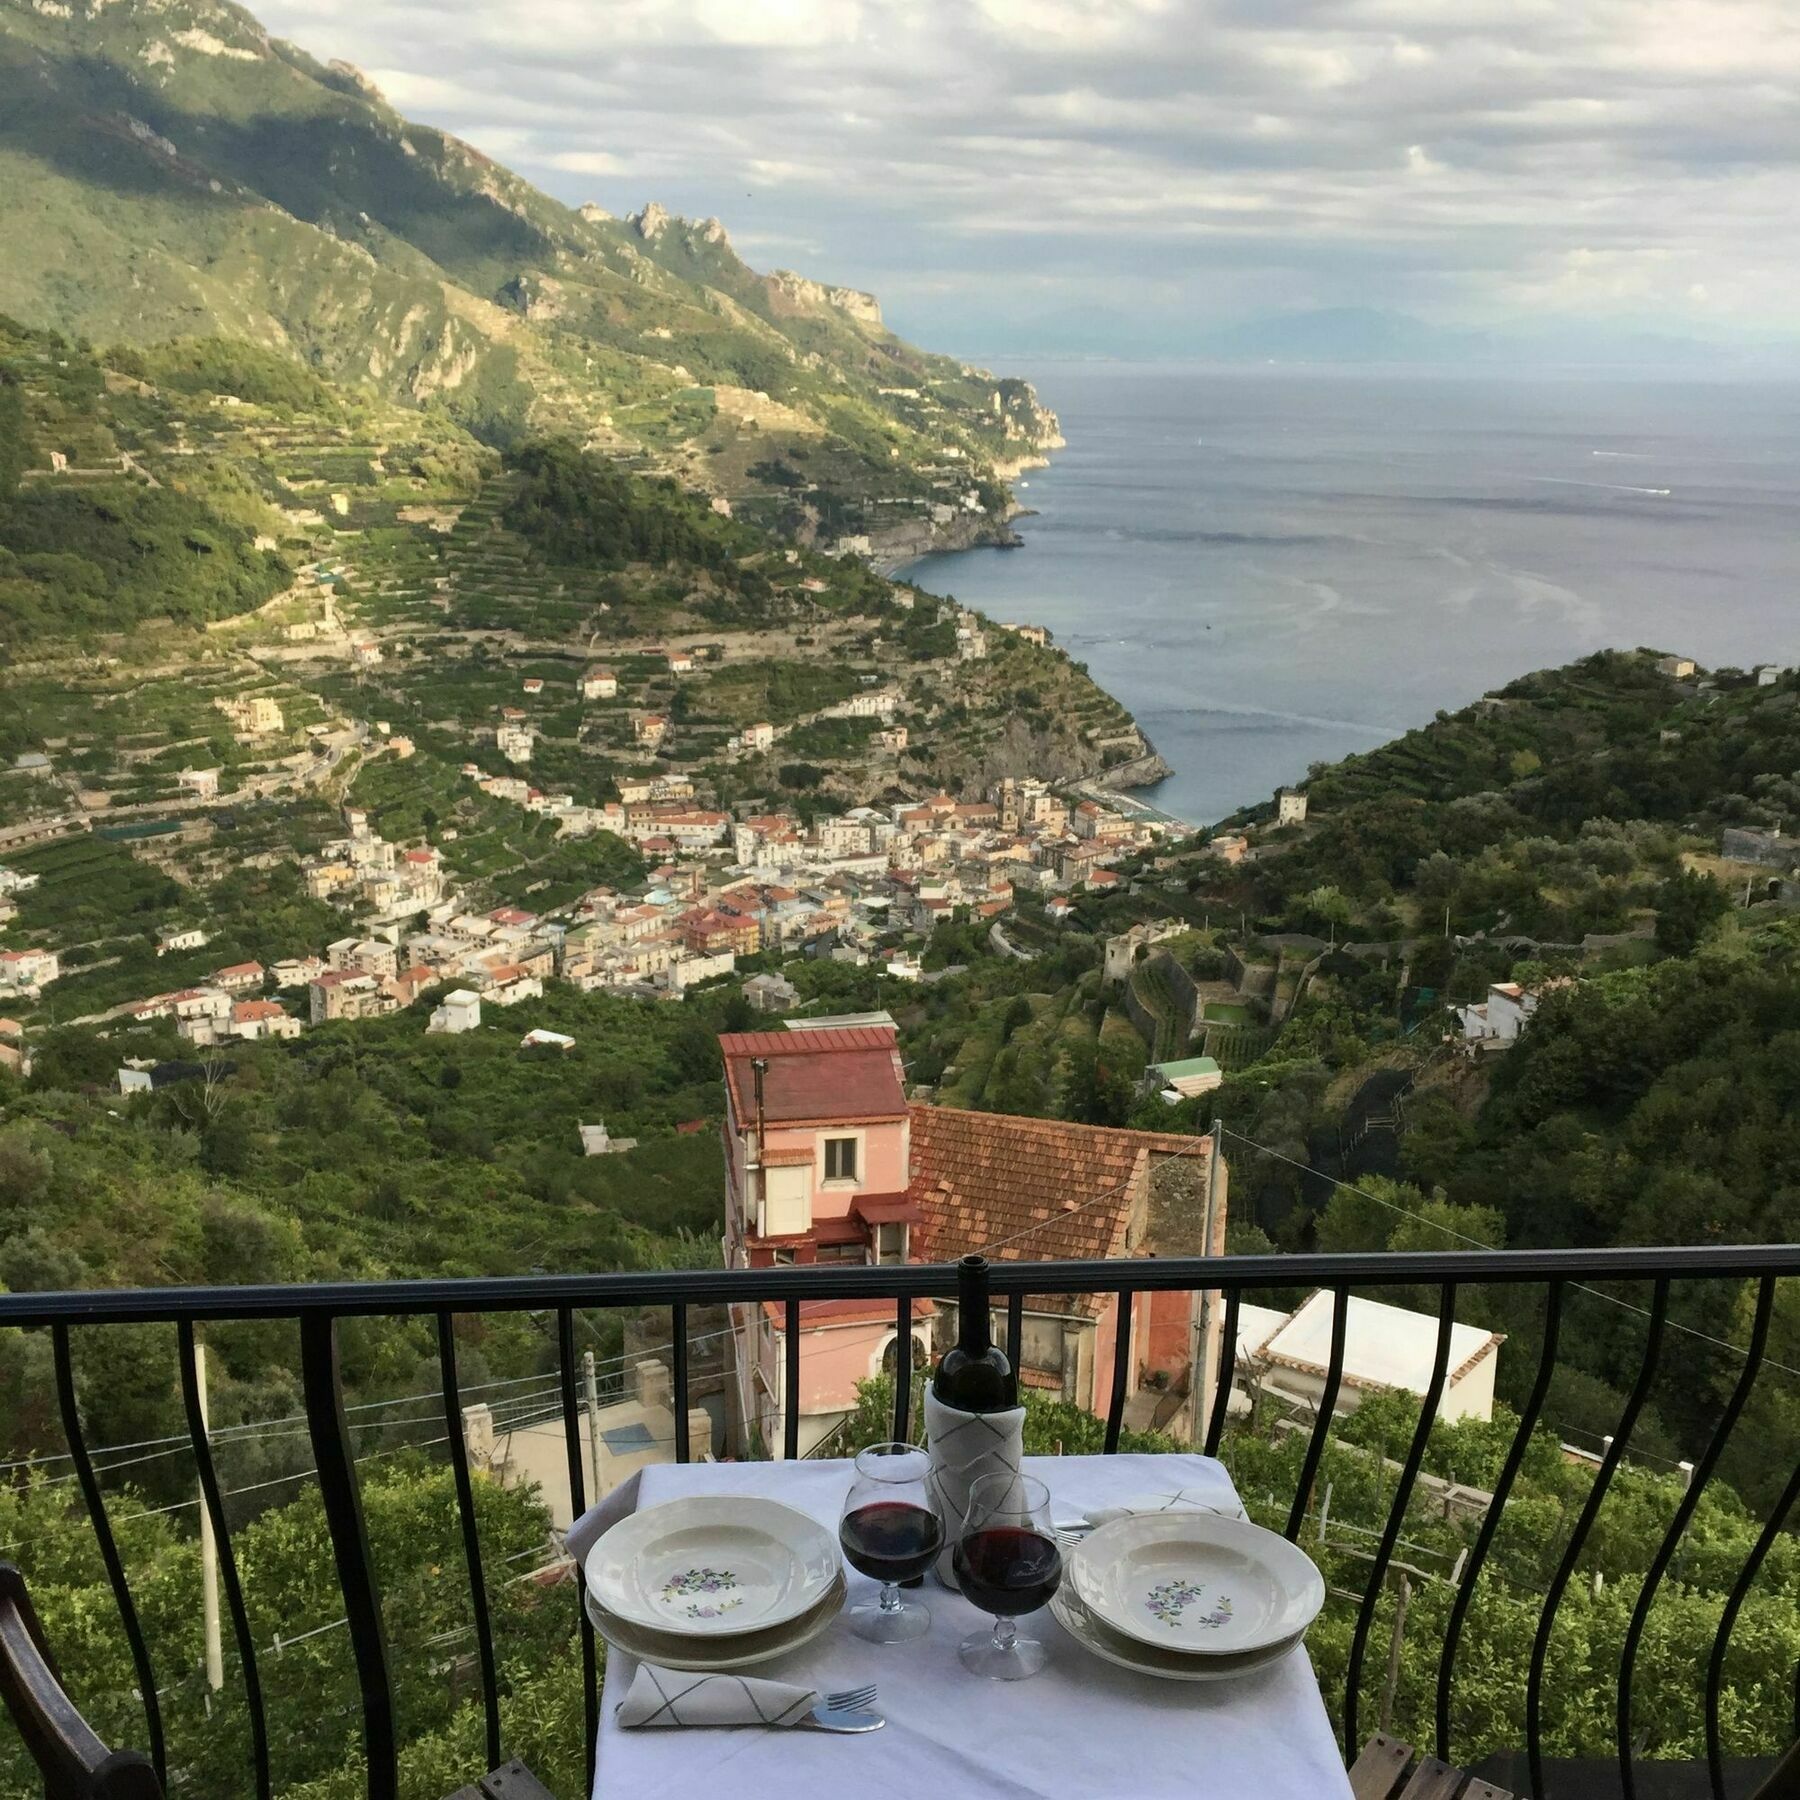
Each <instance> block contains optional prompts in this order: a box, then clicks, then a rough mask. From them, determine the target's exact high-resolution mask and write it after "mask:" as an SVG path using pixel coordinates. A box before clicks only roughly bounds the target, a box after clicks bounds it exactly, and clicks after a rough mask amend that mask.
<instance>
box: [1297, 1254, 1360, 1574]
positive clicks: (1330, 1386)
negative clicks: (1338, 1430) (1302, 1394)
mask: <svg viewBox="0 0 1800 1800" xmlns="http://www.w3.org/2000/svg"><path fill="white" fill-rule="evenodd" d="M1332 1293H1333V1295H1334V1298H1333V1300H1332V1305H1331V1360H1330V1362H1329V1363H1328V1364H1327V1365H1326V1369H1325V1386H1324V1388H1323V1390H1322V1391H1321V1392H1320V1394H1319V1401H1318V1406H1319V1416H1318V1417H1317V1418H1316V1419H1315V1420H1314V1421H1313V1428H1312V1436H1311V1437H1310V1438H1308V1439H1307V1440H1306V1461H1305V1462H1303V1463H1302V1464H1301V1465H1300V1485H1299V1487H1298V1488H1296V1489H1295V1490H1294V1504H1293V1508H1292V1510H1291V1511H1290V1512H1289V1513H1288V1522H1287V1530H1286V1531H1285V1532H1284V1533H1283V1535H1284V1536H1285V1537H1286V1538H1287V1540H1288V1542H1289V1543H1290V1544H1291V1543H1293V1542H1294V1541H1295V1540H1296V1539H1297V1538H1298V1537H1299V1535H1300V1527H1301V1525H1302V1524H1304V1523H1305V1520H1306V1507H1307V1502H1308V1501H1309V1500H1310V1499H1311V1497H1312V1484H1313V1477H1314V1476H1316V1475H1317V1474H1318V1472H1319V1458H1320V1457H1321V1456H1323V1455H1324V1454H1325V1439H1326V1437H1327V1436H1328V1435H1329V1434H1330V1431H1331V1417H1332V1414H1333V1412H1334V1411H1335V1410H1336V1408H1337V1397H1338V1388H1339V1387H1340V1386H1341V1385H1342V1384H1343V1379H1344V1327H1345V1324H1346V1323H1347V1322H1348V1320H1349V1317H1350V1290H1349V1289H1348V1288H1333V1289H1332Z"/></svg>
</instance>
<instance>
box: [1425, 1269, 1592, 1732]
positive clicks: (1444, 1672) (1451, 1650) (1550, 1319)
mask: <svg viewBox="0 0 1800 1800" xmlns="http://www.w3.org/2000/svg"><path fill="white" fill-rule="evenodd" d="M1562 1305H1563V1283H1562V1282H1560V1281H1553V1282H1551V1283H1550V1286H1549V1288H1548V1290H1547V1291H1546V1294H1545V1297H1544V1348H1543V1352H1542V1354H1541V1355H1540V1356H1539V1357H1538V1366H1537V1377H1536V1379H1535V1380H1534V1381H1533V1382H1532V1384H1531V1393H1530V1394H1529V1395H1528V1396H1527V1398H1526V1401H1525V1410H1524V1411H1523V1412H1522V1413H1520V1414H1519V1429H1518V1430H1517V1431H1515V1432H1514V1433H1513V1441H1512V1445H1511V1447H1510V1448H1509V1449H1508V1450H1507V1452H1506V1461H1505V1462H1504V1463H1503V1464H1502V1465H1501V1468H1500V1479H1499V1480H1498V1481H1496V1482H1495V1483H1494V1495H1493V1498H1492V1499H1491V1500H1489V1502H1488V1509H1487V1513H1486V1516H1485V1517H1484V1518H1483V1519H1482V1521H1481V1530H1480V1531H1479V1532H1478V1533H1477V1534H1476V1538H1475V1547H1474V1549H1473V1550H1471V1551H1470V1552H1469V1560H1468V1561H1467V1562H1466V1563H1465V1564H1464V1565H1463V1577H1462V1585H1461V1586H1460V1587H1458V1588H1457V1590H1456V1599H1455V1602H1454V1603H1453V1604H1452V1606H1451V1608H1450V1622H1449V1624H1448V1625H1446V1626H1445V1628H1444V1654H1443V1656H1442V1657H1441V1658H1440V1659H1439V1661H1438V1687H1437V1756H1438V1759H1439V1761H1441V1762H1453V1761H1454V1760H1455V1758H1453V1757H1452V1756H1451V1754H1450V1684H1451V1681H1452V1680H1453V1679H1454V1674H1455V1668H1456V1646H1457V1641H1458V1639H1460V1638H1461V1636H1462V1628H1463V1620H1464V1618H1465V1617H1466V1616H1467V1614H1468V1611H1469V1603H1470V1602H1471V1601H1472V1600H1473V1599H1474V1598H1475V1583H1476V1582H1477V1581H1478V1580H1479V1579H1480V1578H1481V1568H1482V1565H1483V1564H1484V1563H1485V1562H1486V1561H1487V1555H1488V1551H1489V1549H1490V1548H1491V1547H1492V1545H1493V1542H1494V1533H1495V1531H1496V1530H1498V1529H1499V1525H1500V1515H1501V1513H1502V1512H1503V1511H1504V1510H1505V1508H1506V1497H1507V1495H1508V1494H1510V1493H1511V1492H1512V1485H1513V1482H1514V1481H1515V1480H1516V1479H1517V1477H1518V1473H1519V1465H1520V1464H1521V1463H1522V1462H1523V1461H1524V1460H1525V1452H1526V1450H1527V1449H1528V1448H1529V1447H1530V1445H1531V1434H1532V1432H1533V1431H1535V1430H1536V1429H1537V1422H1538V1414H1539V1413H1541V1412H1542V1411H1543V1410H1544V1396H1545V1395H1546V1394H1548V1393H1549V1391H1550V1377H1551V1376H1552V1375H1554V1374H1555V1373H1556V1340H1557V1337H1558V1336H1559V1334H1560V1333H1561V1330H1562Z"/></svg>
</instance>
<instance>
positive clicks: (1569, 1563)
mask: <svg viewBox="0 0 1800 1800" xmlns="http://www.w3.org/2000/svg"><path fill="white" fill-rule="evenodd" d="M1668 1313H1669V1278H1668V1276H1667V1275H1662V1276H1659V1277H1658V1278H1657V1281H1656V1286H1655V1288H1654V1290H1653V1291H1652V1294H1651V1298H1650V1327H1649V1339H1648V1342H1647V1343H1646V1344H1645V1345H1644V1361H1643V1366H1642V1367H1641V1368H1640V1369H1639V1370H1638V1378H1637V1382H1636V1384H1635V1385H1634V1386H1633V1388H1632V1390H1631V1394H1630V1396H1629V1397H1628V1398H1627V1400H1626V1402H1625V1410H1624V1411H1623V1412H1622V1413H1620V1414H1619V1423H1618V1425H1617V1426H1616V1427H1615V1428H1614V1431H1613V1436H1612V1442H1611V1443H1610V1444H1609V1445H1608V1446H1607V1450H1606V1454H1605V1456H1604V1457H1602V1458H1601V1460H1600V1467H1599V1470H1598V1472H1597V1473H1596V1474H1595V1476H1594V1484H1593V1486H1592V1487H1591V1488H1589V1489H1588V1497H1587V1504H1586V1505H1585V1506H1583V1507H1582V1509H1581V1516H1580V1518H1578V1519H1577V1520H1576V1521H1575V1529H1574V1531H1573V1532H1572V1533H1571V1534H1570V1536H1569V1544H1568V1548H1567V1549H1566V1550H1565V1551H1564V1552H1563V1559H1562V1562H1561V1563H1560V1564H1559V1565H1558V1566H1557V1570H1556V1573H1555V1575H1553V1576H1552V1577H1551V1579H1550V1589H1549V1592H1548V1593H1547V1594H1545V1596H1544V1610H1543V1612H1542V1613H1541V1614H1540V1615H1539V1617H1538V1628H1537V1636H1536V1637H1535V1638H1534V1639H1533V1640H1532V1645H1531V1668H1530V1672H1529V1673H1528V1675H1527V1676H1526V1679H1525V1755H1526V1758H1527V1760H1528V1761H1529V1763H1530V1765H1531V1791H1532V1792H1533V1793H1534V1794H1537V1795H1540V1796H1541V1795H1542V1794H1543V1793H1544V1791H1545V1790H1544V1733H1543V1699H1544V1663H1545V1661H1546V1659H1547V1658H1548V1656H1549V1654H1550V1634H1551V1632H1552V1631H1553V1630H1554V1629H1555V1627H1556V1614H1557V1609H1558V1608H1559V1607H1560V1606H1561V1605H1562V1597H1563V1595H1564V1593H1565V1592H1566V1591H1567V1590H1568V1586H1569V1581H1570V1579H1571V1577H1572V1576H1573V1575H1574V1573H1575V1565H1576V1563H1577V1562H1578V1561H1579V1560H1580V1558H1581V1552H1582V1550H1583V1548H1584V1547H1585V1546H1586V1544H1587V1540H1588V1533H1589V1532H1590V1531H1592V1530H1593V1528H1594V1521H1595V1519H1597V1518H1598V1517H1599V1516H1600V1503H1601V1502H1602V1501H1603V1500H1604V1499H1605V1498H1606V1490H1607V1489H1608V1488H1609V1487H1611V1486H1612V1478H1613V1475H1614V1472H1615V1471H1616V1470H1617V1469H1618V1466H1619V1464H1620V1463H1621V1462H1622V1461H1623V1460H1624V1457H1625V1451H1626V1448H1627V1446H1628V1445H1629V1444H1630V1442H1631V1433H1632V1430H1633V1428H1634V1427H1635V1426H1636V1424H1637V1422H1638V1414H1639V1413H1641V1412H1642V1411H1643V1410H1644V1402H1645V1400H1647V1399H1648V1398H1649V1396H1650V1384H1651V1383H1652V1381H1653V1380H1654V1379H1655V1377H1656V1365H1657V1362H1658V1360H1659V1358H1660V1356H1661V1354H1662V1338H1663V1321H1664V1320H1665V1319H1666V1318H1667V1317H1668Z"/></svg>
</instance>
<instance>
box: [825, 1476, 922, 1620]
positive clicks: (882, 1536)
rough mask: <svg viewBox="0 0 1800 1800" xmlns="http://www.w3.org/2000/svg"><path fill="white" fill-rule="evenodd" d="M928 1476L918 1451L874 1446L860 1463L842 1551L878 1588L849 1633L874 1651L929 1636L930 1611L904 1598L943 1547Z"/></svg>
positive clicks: (847, 1505)
mask: <svg viewBox="0 0 1800 1800" xmlns="http://www.w3.org/2000/svg"><path fill="white" fill-rule="evenodd" d="M930 1473H931V1458H930V1457H929V1456H927V1455H926V1453H925V1452H924V1451H923V1450H921V1449H920V1448H919V1447H918V1446H917V1445H916V1444H871V1445H869V1447H868V1448H867V1449H866V1450H863V1451H861V1452H859V1453H858V1455H857V1458H856V1473H855V1475H854V1477H853V1478H852V1480H851V1482H850V1491H849V1493H847V1494H846V1495H845V1496H844V1510H843V1514H842V1516H841V1517H840V1518H839V1520H838V1543H839V1545H840V1546H841V1548H842V1549H843V1552H844V1560H845V1561H846V1562H847V1563H848V1564H849V1565H850V1566H851V1568H853V1569H855V1570H856V1571H857V1572H858V1573H859V1574H863V1575H869V1576H873V1577H874V1579H875V1580H877V1581H879V1582H880V1583H881V1598H880V1599H879V1600H876V1601H868V1600H865V1601H863V1602H862V1603H861V1604H860V1605H858V1606H853V1607H852V1608H851V1609H850V1629H851V1630H852V1631H854V1632H855V1633H856V1635H857V1636H858V1637H861V1638H867V1639H868V1640H869V1642H871V1643H874V1644H903V1643H906V1642H907V1641H908V1640H909V1639H912V1638H916V1637H923V1636H924V1634H925V1633H926V1632H927V1631H929V1630H930V1629H931V1612H930V1609H929V1608H928V1607H926V1606H924V1605H922V1604H920V1602H918V1601H916V1600H907V1599H904V1598H903V1597H902V1596H901V1593H900V1584H901V1583H902V1582H903V1581H911V1580H912V1579H913V1578H914V1577H915V1576H918V1575H923V1574H924V1573H925V1571H926V1570H927V1569H929V1568H930V1567H931V1565H932V1564H933V1563H935V1562H936V1561H937V1559H938V1554H939V1552H940V1551H941V1550H942V1549H943V1547H944V1523H943V1520H942V1519H940V1518H939V1517H938V1511H937V1508H936V1506H934V1505H933V1504H932V1499H931V1490H930V1488H929V1486H928V1485H927V1477H928V1476H929V1475H930Z"/></svg>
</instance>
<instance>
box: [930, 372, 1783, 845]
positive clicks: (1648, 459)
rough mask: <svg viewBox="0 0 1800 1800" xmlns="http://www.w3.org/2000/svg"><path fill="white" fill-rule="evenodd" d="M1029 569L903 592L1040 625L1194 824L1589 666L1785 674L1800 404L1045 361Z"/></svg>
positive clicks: (1760, 387)
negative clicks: (1157, 756) (1656, 665)
mask: <svg viewBox="0 0 1800 1800" xmlns="http://www.w3.org/2000/svg"><path fill="white" fill-rule="evenodd" d="M994 366H1000V367H1005V368H1007V369H1008V370H1009V371H1011V372H1016V373H1021V374H1025V375H1027V376H1028V377H1029V378H1030V379H1032V380H1033V381H1034V382H1035V384H1036V386H1037V389H1038V392H1039V395H1040V396H1041V398H1042V399H1043V400H1044V401H1045V403H1046V404H1047V405H1049V406H1051V407H1053V408H1054V409H1055V410H1056V411H1057V412H1058V413H1059V414H1060V415H1061V417H1062V421H1063V431H1064V435H1065V436H1066V437H1067V439H1068V447H1067V448H1066V449H1064V450H1060V451H1058V452H1056V453H1055V455H1054V457H1053V458H1052V461H1051V464H1050V466H1049V467H1048V468H1046V469H1034V470H1029V471H1027V472H1026V474H1025V475H1024V477H1023V478H1022V480H1021V482H1020V483H1019V484H1017V486H1018V497H1019V499H1020V501H1021V502H1022V503H1023V504H1024V505H1025V506H1027V507H1029V508H1030V509H1031V516H1029V517H1024V518H1021V519H1019V520H1018V521H1017V528H1018V531H1019V534H1020V535H1021V536H1022V537H1023V538H1024V540H1025V542H1024V547H1023V548H1022V549H1017V550H998V549H980V550H967V551H959V552H955V553H952V554H948V555H941V556H931V557H926V558H924V559H922V560H921V561H918V562H915V563H913V564H912V565H910V566H909V567H908V568H907V569H906V570H905V571H904V572H905V574H906V575H907V577H908V578H909V579H911V580H914V581H917V582H918V583H919V584H920V585H921V586H922V587H925V588H928V589H930V590H932V591H934V592H937V593H944V594H952V595H954V596H955V597H956V598H957V599H959V600H961V601H963V602H964V603H965V604H968V605H971V606H975V607H978V608H980V609H981V610H982V611H983V612H985V613H987V614H988V615H989V616H990V617H992V618H995V619H1001V620H1013V621H1024V622H1030V623H1033V624H1039V625H1046V626H1048V627H1049V628H1050V630H1051V631H1052V632H1054V634H1055V640H1056V642H1057V643H1058V644H1060V645H1061V646H1062V647H1063V648H1064V649H1066V650H1067V651H1068V652H1069V654H1070V655H1072V656H1073V657H1075V658H1076V659H1077V660H1078V661H1080V662H1083V663H1085V664H1086V665H1087V667H1088V669H1089V671H1090V672H1091V673H1092V674H1093V676H1094V678H1095V679H1096V680H1097V681H1098V682H1099V683H1100V684H1101V685H1102V686H1103V687H1105V688H1106V689H1107V690H1108V691H1109V692H1110V693H1112V694H1113V695H1115V696H1116V697H1117V698H1118V699H1119V700H1120V701H1121V702H1123V704H1124V705H1126V706H1127V707H1129V708H1130V709H1131V711H1132V713H1133V714H1134V715H1135V716H1136V718H1137V720H1138V723H1139V724H1140V725H1141V726H1142V727H1143V729H1144V730H1145V731H1146V732H1147V733H1148V734H1149V736H1150V738H1151V739H1152V741H1153V742H1154V743H1155V745H1156V747H1157V748H1158V749H1159V750H1160V751H1161V752H1162V755H1163V757H1164V759H1165V760H1166V761H1167V762H1168V764H1169V765H1170V767H1171V768H1172V769H1173V771H1174V773H1173V774H1172V775H1170V776H1169V778H1168V779H1167V780H1166V781H1163V782H1161V783H1159V784H1158V785H1157V786H1156V787H1154V788H1150V789H1147V790H1145V791H1144V797H1145V798H1147V799H1149V800H1151V801H1152V802H1153V803H1154V804H1156V805H1157V806H1159V807H1161V808H1163V809H1164V810H1165V811H1167V812H1169V813H1172V814H1174V815H1175V816H1176V817H1177V818H1181V819H1185V820H1188V821H1190V822H1192V823H1195V824H1210V823H1212V822H1214V821H1216V820H1218V819H1220V818H1223V817H1224V816H1226V815H1227V814H1229V813H1231V812H1233V811H1235V810H1236V809H1237V808H1238V807H1240V806H1243V805H1246V804H1248V803H1250V802H1252V801H1255V800H1259V799H1266V798H1267V797H1268V796H1269V794H1270V793H1271V792H1272V791H1273V789H1275V788H1276V787H1277V786H1279V785H1281V784H1282V783H1285V782H1291V781H1297V780H1300V779H1302V778H1304V776H1305V775H1306V772H1307V770H1308V768H1309V766H1311V765H1312V764H1314V763H1319V762H1330V761H1335V760H1336V759H1338V758H1339V757H1342V756H1346V755H1348V754H1350V753H1351V752H1353V751H1357V750H1364V749H1368V748H1370V747H1372V746H1374V745H1376V744H1379V743H1382V742H1385V741H1386V740H1387V739H1389V738H1391V737H1394V736H1395V735H1397V734H1398V733H1400V732H1402V731H1405V730H1407V729H1408V728H1410V727H1412V726H1415V725H1420V724H1423V723H1425V722H1427V721H1429V720H1430V719H1431V718H1432V716H1433V715H1434V714H1435V713H1436V712H1437V711H1438V710H1439V709H1455V708H1457V707H1460V706H1463V705H1465V704H1467V703H1468V702H1469V701H1471V700H1474V699H1476V698H1477V697H1479V696H1480V695H1481V694H1483V693H1486V692H1488V691H1490V690H1492V689H1493V688H1496V687H1499V686H1502V685H1503V684H1505V683H1506V682H1508V681H1510V680H1512V679H1513V678H1515V677H1516V676H1519V675H1522V674H1525V673H1526V672H1528V671H1529V670H1532V669H1537V668H1543V667H1545V666H1547V665H1550V664H1556V663H1564V662H1568V661H1569V660H1571V659H1572V658H1575V657H1579V656H1583V655H1586V654H1587V653H1589V652H1591V651H1594V650H1597V649H1602V648H1605V647H1608V646H1616V647H1620V648H1631V647H1634V646H1638V645H1653V646H1656V647H1658V648H1661V649H1664V650H1669V651H1675V652H1678V653H1680V654H1682V655H1685V656H1692V657H1694V658H1696V659H1697V660H1698V661H1700V662H1701V663H1702V664H1705V665H1709V666H1713V667H1722V666H1728V665H1729V666H1737V667H1749V666H1751V665H1753V664H1757V663H1764V662H1774V663H1793V662H1796V661H1800V383H1797V382H1795V381H1793V380H1792V379H1787V380H1777V381H1762V382H1758V381H1751V380H1746V379H1731V380H1709V379H1693V380H1670V379H1667V378H1662V377H1658V376H1655V375H1645V376H1643V377H1641V378H1635V379H1634V378H1631V377H1629V376H1625V375H1614V374H1608V375H1606V376H1605V377H1600V376H1587V375H1532V376H1524V375H1517V376H1515V375H1511V374H1506V375H1480V376H1477V375H1460V374H1453V373H1437V372H1430V373H1405V372H1376V371H1363V370H1358V371H1355V372H1351V371H1337V370H1333V371H1328V372H1327V371H1320V370H1306V371H1303V370H1298V369H1273V368H1271V369H1245V368H1241V367H1239V368H1229V369H1222V368H1202V367H1195V366H1193V365H1183V366H1158V365H1150V364H1139V363H1113V362H1052V363H1045V364H1042V365H1040V366H1038V367H1035V368H1022V369H1017V370H1014V369H1013V365H1012V364H1011V363H1009V362H1006V361H1004V360H1003V359H1002V360H999V361H997V362H996V363H995V365H994Z"/></svg>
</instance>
